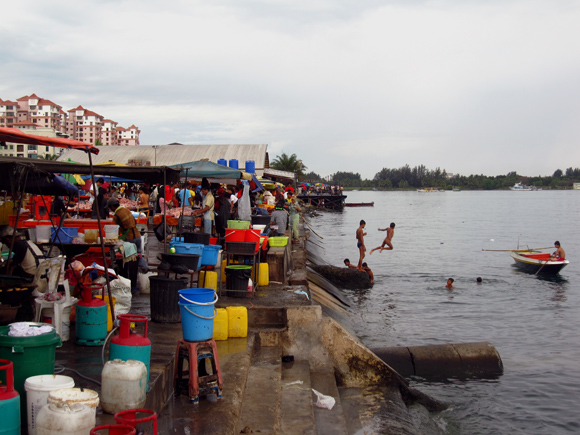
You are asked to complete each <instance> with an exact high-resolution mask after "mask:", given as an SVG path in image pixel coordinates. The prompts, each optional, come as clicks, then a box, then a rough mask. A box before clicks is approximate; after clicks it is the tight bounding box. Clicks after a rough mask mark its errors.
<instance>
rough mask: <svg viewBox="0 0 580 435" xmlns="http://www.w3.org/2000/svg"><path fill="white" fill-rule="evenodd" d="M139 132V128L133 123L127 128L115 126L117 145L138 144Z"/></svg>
mask: <svg viewBox="0 0 580 435" xmlns="http://www.w3.org/2000/svg"><path fill="white" fill-rule="evenodd" d="M139 133H141V130H139V129H138V128H137V127H135V125H132V126H131V127H129V128H123V127H117V137H118V141H119V145H121V146H132V145H139Z"/></svg>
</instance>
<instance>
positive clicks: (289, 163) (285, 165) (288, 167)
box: [270, 153, 307, 179]
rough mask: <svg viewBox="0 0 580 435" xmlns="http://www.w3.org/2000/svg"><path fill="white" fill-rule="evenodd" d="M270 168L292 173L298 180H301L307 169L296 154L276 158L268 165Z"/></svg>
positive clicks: (283, 154)
mask: <svg viewBox="0 0 580 435" xmlns="http://www.w3.org/2000/svg"><path fill="white" fill-rule="evenodd" d="M270 167H271V168H274V169H278V170H280V171H288V172H294V173H296V176H297V177H298V178H299V179H302V177H303V176H304V170H305V169H307V167H306V165H305V164H304V163H302V160H300V159H299V158H298V157H297V156H296V154H292V155H291V156H288V155H287V154H286V153H282V154H280V155H279V156H277V157H276V158H275V159H274V160H273V161H272V163H271V164H270Z"/></svg>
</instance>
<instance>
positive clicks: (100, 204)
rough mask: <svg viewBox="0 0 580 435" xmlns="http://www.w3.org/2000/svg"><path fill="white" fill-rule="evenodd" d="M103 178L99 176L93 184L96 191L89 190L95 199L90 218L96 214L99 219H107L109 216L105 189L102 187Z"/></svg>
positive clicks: (95, 216) (93, 217)
mask: <svg viewBox="0 0 580 435" xmlns="http://www.w3.org/2000/svg"><path fill="white" fill-rule="evenodd" d="M104 183H105V180H103V179H102V178H99V179H98V180H97V181H96V182H95V185H96V186H97V187H96V192H94V191H91V193H92V194H93V195H94V196H95V200H94V201H93V208H92V212H91V219H96V218H97V214H99V216H100V217H101V219H107V218H108V217H109V209H108V208H107V198H106V195H107V189H105V188H104V187H103V184H104Z"/></svg>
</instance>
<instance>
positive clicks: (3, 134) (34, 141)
mask: <svg viewBox="0 0 580 435" xmlns="http://www.w3.org/2000/svg"><path fill="white" fill-rule="evenodd" d="M0 142H13V143H24V144H28V145H46V146H54V147H60V148H69V149H74V150H82V151H90V152H91V153H93V154H99V149H98V148H97V147H95V146H94V145H91V144H89V143H86V142H81V141H80V140H74V139H64V138H60V137H45V136H37V135H34V134H26V133H24V132H23V131H22V130H19V129H17V128H6V127H0Z"/></svg>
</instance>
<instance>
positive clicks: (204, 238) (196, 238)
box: [183, 233, 210, 245]
mask: <svg viewBox="0 0 580 435" xmlns="http://www.w3.org/2000/svg"><path fill="white" fill-rule="evenodd" d="M209 238H210V235H209V234H205V233H183V241H184V242H185V243H201V244H202V245H208V244H209Z"/></svg>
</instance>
